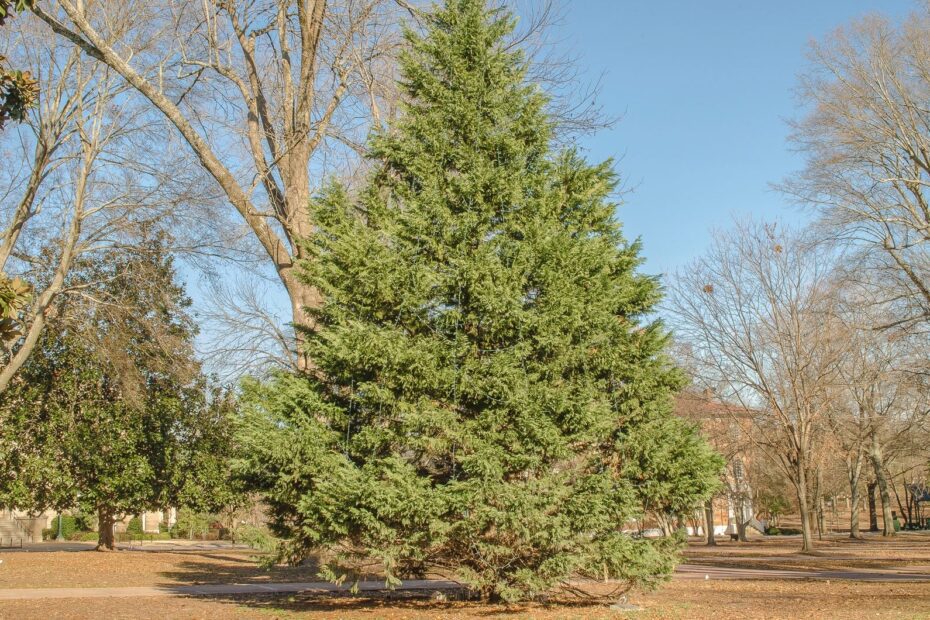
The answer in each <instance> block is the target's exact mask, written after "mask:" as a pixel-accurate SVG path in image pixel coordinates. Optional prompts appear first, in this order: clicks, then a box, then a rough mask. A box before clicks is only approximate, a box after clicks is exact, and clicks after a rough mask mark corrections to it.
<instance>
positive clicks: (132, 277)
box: [0, 240, 234, 515]
mask: <svg viewBox="0 0 930 620" xmlns="http://www.w3.org/2000/svg"><path fill="white" fill-rule="evenodd" d="M162 241H163V240H162ZM5 284H6V286H3V287H0V299H2V301H3V303H4V304H5V305H4V307H3V308H4V309H3V312H4V313H7V312H9V313H11V314H13V313H15V311H16V308H17V307H18V306H17V304H18V303H22V302H20V301H17V300H19V299H21V298H22V297H23V296H24V295H25V291H26V290H27V289H26V287H25V286H24V285H23V284H22V283H21V282H18V281H16V280H13V281H7V282H6V283H5ZM68 285H69V286H75V287H80V288H81V290H82V291H83V292H85V293H86V294H87V297H93V298H95V299H104V300H106V301H108V302H109V303H108V304H94V305H92V306H91V305H90V304H87V303H86V302H84V301H83V300H84V299H86V298H84V297H81V298H70V297H69V298H64V299H62V300H61V301H60V303H61V304H62V305H63V304H68V305H67V306H66V307H59V308H56V310H57V312H56V316H57V319H56V320H55V321H52V322H50V324H49V325H48V327H47V329H46V330H44V332H43V334H42V336H41V339H40V341H39V342H38V344H37V346H36V350H35V351H34V352H33V354H32V355H31V356H30V358H29V360H28V361H27V362H26V364H25V365H24V367H23V369H22V371H21V372H20V374H19V375H18V376H17V378H16V379H15V380H14V381H13V382H12V383H11V385H10V387H9V388H8V389H7V390H5V391H4V392H3V394H2V395H0V459H2V462H3V463H4V465H5V468H4V469H5V470H6V471H5V472H0V504H3V505H15V506H17V507H20V508H22V509H28V510H35V511H41V510H45V509H48V508H57V509H62V508H71V507H74V506H75V505H77V504H78V503H80V504H82V505H83V506H85V507H87V508H89V509H91V511H92V512H96V511H97V510H98V509H103V510H104V511H105V512H107V514H111V515H112V514H116V515H118V514H122V513H138V512H140V511H141V510H143V509H152V508H161V507H165V506H168V505H175V506H190V507H192V508H194V509H195V510H197V511H207V510H215V509H216V508H217V507H219V506H222V505H223V504H225V503H227V502H229V501H230V500H231V499H232V496H233V494H234V489H232V488H231V487H229V485H228V482H229V472H228V467H227V463H226V460H225V459H226V458H227V456H228V454H229V452H230V442H231V439H232V429H231V427H230V418H231V410H232V407H233V403H232V401H231V399H230V397H229V395H228V394H225V393H223V392H221V391H215V390H210V389H209V388H208V386H207V385H206V380H205V378H204V377H203V375H202V374H201V373H200V369H199V366H198V364H197V362H196V361H195V359H194V351H193V338H194V333H195V332H194V326H193V323H192V322H191V319H190V317H189V316H188V315H187V314H186V312H185V308H186V307H187V305H188V303H189V300H188V299H187V298H186V296H185V295H184V291H183V288H182V287H180V286H179V285H177V284H176V283H175V273H174V269H173V267H172V263H171V259H170V257H168V256H166V255H165V250H164V246H163V245H162V242H161V241H158V240H154V241H152V242H151V243H150V244H147V246H146V247H145V248H144V249H143V251H140V252H138V253H133V252H128V251H125V250H120V251H119V252H112V253H109V254H107V255H105V256H101V257H99V258H97V259H95V260H93V261H89V260H82V261H79V262H78V263H77V264H76V265H75V267H74V269H72V271H71V273H70V274H69V282H68ZM4 290H8V291H9V292H10V293H9V295H7V296H4ZM64 309H66V310H67V312H62V311H61V310H64ZM8 316H9V315H8Z"/></svg>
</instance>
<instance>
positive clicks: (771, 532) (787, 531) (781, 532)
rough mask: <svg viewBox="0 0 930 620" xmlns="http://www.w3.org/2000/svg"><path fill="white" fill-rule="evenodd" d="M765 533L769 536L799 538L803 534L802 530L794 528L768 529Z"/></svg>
mask: <svg viewBox="0 0 930 620" xmlns="http://www.w3.org/2000/svg"><path fill="white" fill-rule="evenodd" d="M765 533H766V535H768V536H797V535H798V534H800V533H801V530H798V529H795V528H793V527H781V528H779V527H767V528H765Z"/></svg>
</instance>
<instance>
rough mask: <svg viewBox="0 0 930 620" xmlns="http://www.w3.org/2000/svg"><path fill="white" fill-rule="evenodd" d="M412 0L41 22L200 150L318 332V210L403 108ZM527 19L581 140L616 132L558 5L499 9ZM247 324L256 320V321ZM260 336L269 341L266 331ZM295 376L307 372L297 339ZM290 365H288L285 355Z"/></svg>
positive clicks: (232, 4) (113, 11)
mask: <svg viewBox="0 0 930 620" xmlns="http://www.w3.org/2000/svg"><path fill="white" fill-rule="evenodd" d="M421 4H422V3H421V2H407V1H406V0H260V1H258V2H252V1H248V2H246V1H244V0H206V1H204V2H187V1H182V0H157V1H155V2H152V1H146V2H142V1H141V0H134V1H120V2H116V1H98V2H94V3H85V2H81V1H78V0H48V1H44V2H39V3H38V5H37V6H36V7H34V12H35V14H36V15H37V16H38V17H39V18H40V19H41V20H42V21H43V22H44V23H45V24H47V25H48V26H49V27H50V28H51V29H52V30H53V31H54V32H55V33H57V34H59V35H60V36H62V37H63V38H64V39H65V40H67V41H69V42H70V43H72V44H73V45H75V46H77V47H79V48H80V49H81V50H83V51H84V52H86V53H87V54H88V55H90V56H91V57H93V58H95V59H97V60H98V61H99V62H101V63H103V64H104V65H106V66H108V67H110V68H112V69H113V70H114V71H116V72H117V73H119V75H121V76H122V77H123V78H124V79H125V80H126V82H127V83H128V84H129V85H130V86H131V87H132V89H133V90H134V91H136V93H137V94H139V95H141V96H142V97H144V98H145V99H146V100H147V101H148V103H149V104H150V106H151V109H152V110H154V111H155V113H156V114H157V115H160V116H161V117H162V118H163V119H164V120H167V121H168V122H169V123H170V124H171V125H172V126H173V127H174V129H175V131H176V135H178V136H180V137H181V140H182V141H183V142H184V143H185V144H186V146H187V147H188V148H189V150H190V152H192V153H193V154H194V156H195V157H196V160H197V162H198V163H199V167H200V168H201V169H202V170H203V171H205V172H206V174H207V175H209V177H210V178H211V179H212V180H213V182H214V183H215V185H216V186H217V187H218V188H219V189H220V191H221V193H222V195H223V197H224V199H225V201H226V202H227V203H228V204H230V205H232V207H234V209H235V211H236V213H237V214H238V216H239V217H240V218H241V219H242V221H243V222H244V223H245V225H246V228H247V230H248V231H249V236H250V241H252V242H253V243H254V244H256V245H257V246H258V249H259V251H260V252H261V253H262V254H263V256H264V259H265V260H264V265H266V266H270V267H272V268H273V270H274V274H275V277H276V278H277V279H278V280H279V281H280V283H281V284H282V285H283V287H284V289H285V290H286V292H287V296H288V299H289V303H290V318H291V323H292V325H291V327H290V328H286V329H282V332H283V331H288V332H290V333H295V334H296V335H297V336H298V337H299V335H300V333H301V332H300V331H296V332H295V331H294V330H293V329H292V327H293V325H301V326H305V327H309V328H312V320H311V318H310V314H308V313H307V312H306V310H307V309H309V308H313V307H315V306H317V305H319V303H321V299H320V296H319V294H318V292H317V291H316V290H314V289H313V287H311V286H309V285H307V284H306V283H305V282H303V281H301V280H300V279H299V278H298V277H297V276H296V271H295V265H296V264H297V262H298V261H299V260H301V259H302V258H304V249H303V247H304V246H303V245H302V240H305V239H306V238H307V237H309V236H310V235H311V234H312V232H313V223H312V221H311V219H310V215H309V213H308V209H307V205H308V203H309V198H310V196H311V195H312V193H313V192H314V191H315V190H316V189H318V188H319V187H320V186H321V185H322V184H323V183H324V182H325V180H326V179H327V177H329V176H331V175H334V174H335V175H340V176H345V175H350V176H351V175H352V173H353V171H354V170H355V169H356V168H357V166H358V165H359V164H362V165H364V159H362V158H360V155H361V154H363V153H364V143H365V138H366V136H367V134H368V131H369V129H370V128H371V127H373V126H374V127H378V126H382V125H384V124H385V123H386V121H387V120H388V119H389V118H391V117H392V116H393V115H394V113H395V111H396V109H397V108H398V103H399V97H398V95H397V93H396V91H395V83H396V77H397V76H396V73H397V71H396V66H397V62H396V61H397V56H398V51H399V50H400V49H401V44H402V37H401V28H400V24H401V19H402V18H407V19H408V20H411V21H412V22H413V24H414V25H416V23H417V21H418V20H422V19H424V18H425V13H424V12H423V11H421V9H420V5H421ZM501 4H502V5H508V4H513V5H514V6H515V7H516V8H517V10H519V11H521V13H522V14H523V15H524V16H525V17H526V19H525V20H524V25H522V26H521V27H520V28H518V30H517V32H516V33H515V35H514V37H513V39H512V41H511V42H510V45H512V46H514V47H520V48H521V49H523V50H525V51H526V52H527V53H528V55H529V56H532V57H533V58H534V59H535V60H536V61H537V62H534V63H532V64H531V65H530V67H531V69H532V70H533V73H532V75H531V79H533V80H535V81H540V82H541V83H543V84H544V85H545V87H546V88H547V89H549V90H550V91H551V92H552V93H553V94H554V95H555V96H554V97H553V100H552V104H551V105H550V110H551V111H552V112H553V113H554V114H555V115H556V117H557V120H558V125H559V126H560V128H561V129H562V131H561V132H559V134H558V135H560V136H561V137H563V138H570V137H571V136H573V135H577V133H578V132H584V131H591V130H593V129H595V128H597V127H601V126H604V125H607V124H610V122H611V121H610V120H609V119H605V118H604V117H603V115H602V114H600V110H599V108H598V107H597V106H596V105H595V103H594V100H595V97H596V95H597V84H596V83H595V84H594V85H593V86H592V87H590V88H587V89H584V88H579V80H578V79H577V72H576V69H575V67H576V66H577V64H576V63H575V62H574V59H573V58H571V57H570V56H566V55H562V56H559V55H556V54H552V53H547V50H548V48H550V47H551V46H550V45H549V41H548V37H547V36H546V33H547V31H548V29H549V27H550V26H551V25H552V24H553V23H555V22H556V21H557V20H558V18H559V16H560V13H559V11H558V10H557V9H556V8H555V5H554V3H553V2H551V1H549V0H546V1H544V2H522V1H520V0H514V2H512V3H511V2H508V1H502V2H501ZM245 322H246V323H248V322H249V320H248V319H246V320H245ZM256 335H257V337H258V338H259V339H261V337H262V336H261V335H260V334H256ZM289 348H291V349H294V350H296V351H298V355H297V356H296V358H295V359H296V361H297V363H298V367H306V366H307V363H308V360H306V359H305V358H304V356H303V354H302V353H301V347H300V346H299V343H298V345H297V346H290V347H289ZM287 358H289V356H285V357H283V358H280V359H287Z"/></svg>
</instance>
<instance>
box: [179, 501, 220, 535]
mask: <svg viewBox="0 0 930 620" xmlns="http://www.w3.org/2000/svg"><path fill="white" fill-rule="evenodd" d="M215 520H216V517H215V516H214V515H212V514H210V513H209V512H202V511H197V510H192V509H190V508H182V509H180V510H178V520H177V521H176V522H175V524H174V529H175V531H174V536H175V538H199V537H204V536H206V534H207V531H208V530H209V529H210V524H211V523H213V522H214V521H215Z"/></svg>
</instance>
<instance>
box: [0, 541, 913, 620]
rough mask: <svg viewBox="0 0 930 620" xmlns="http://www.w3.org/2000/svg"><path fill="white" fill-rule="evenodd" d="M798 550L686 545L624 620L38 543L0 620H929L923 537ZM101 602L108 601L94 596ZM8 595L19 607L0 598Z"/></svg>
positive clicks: (7, 567) (17, 566)
mask: <svg viewBox="0 0 930 620" xmlns="http://www.w3.org/2000/svg"><path fill="white" fill-rule="evenodd" d="M798 542H799V541H798V540H797V539H796V538H791V537H773V538H766V539H758V540H754V541H751V542H749V543H741V544H737V543H731V542H729V541H727V542H722V543H721V544H719V545H718V546H717V547H715V548H707V547H704V546H702V545H701V544H700V543H698V542H697V541H694V542H692V543H691V545H689V548H688V550H687V551H686V557H685V564H684V565H683V567H682V568H681V570H680V571H679V572H678V573H677V574H676V576H675V578H673V579H672V580H671V581H670V582H669V583H667V584H665V585H663V586H662V587H660V588H659V589H658V590H656V591H653V592H640V591H634V592H631V593H629V595H628V601H629V602H630V603H633V604H636V605H638V606H639V607H641V608H642V609H641V611H627V612H622V611H616V610H612V609H610V608H609V607H607V606H605V605H581V604H578V603H577V602H572V601H569V600H567V599H560V598H555V599H553V600H551V601H549V602H548V603H547V604H531V605H517V606H512V607H500V606H494V605H485V604H480V603H473V602H464V601H439V600H435V599H432V598H429V597H428V596H424V594H426V595H428V594H429V592H428V591H426V592H424V591H419V592H395V593H393V594H385V593H363V594H360V595H358V596H352V595H349V594H347V593H335V594H334V593H330V592H319V591H302V592H285V593H280V592H278V593H275V592H267V593H255V592H254V590H255V589H257V588H256V586H262V588H268V589H269V590H271V589H273V588H274V586H270V585H269V584H283V583H292V584H293V583H304V582H313V581H318V578H317V576H316V570H315V569H314V568H313V567H309V566H307V567H277V568H274V569H271V570H266V569H262V568H259V567H258V566H257V565H256V562H255V556H254V552H251V551H249V550H247V549H240V548H230V547H228V546H227V547H224V546H223V545H221V544H215V545H178V544H175V545H170V544H161V545H159V544H150V545H149V546H148V547H145V546H143V549H142V550H138V549H136V550H123V551H117V552H113V553H96V552H93V551H86V550H84V549H85V548H84V547H83V546H81V545H63V546H55V544H54V543H46V544H45V545H43V546H36V547H34V548H33V549H31V550H27V551H5V550H0V560H2V563H0V618H3V619H6V618H10V619H13V618H16V619H29V618H42V619H46V618H218V619H225V618H266V619H273V618H294V619H297V618H308V619H309V618H313V619H317V618H320V619H322V618H346V619H352V620H355V619H363V618H364V619H376V618H385V619H391V620H394V619H400V618H410V619H427V618H491V617H500V618H513V619H518V618H545V619H550V618H552V619H554V618H580V619H593V618H624V617H630V618H637V619H655V618H680V619H683V620H684V619H687V620H690V619H692V618H694V619H701V618H712V619H714V620H727V619H730V618H740V619H746V618H805V619H806V620H811V619H816V618H843V619H844V620H849V619H855V618H928V619H930V534H926V533H904V534H901V535H899V536H898V537H896V538H895V539H892V540H883V539H881V538H879V537H874V536H868V537H867V539H866V540H865V541H861V542H860V541H850V540H848V539H844V538H842V537H839V536H837V537H832V538H830V539H828V540H824V541H822V542H820V543H819V544H818V547H817V550H816V551H815V552H814V553H813V554H810V555H800V554H798V553H797V547H798ZM52 550H54V551H52ZM218 584H246V586H247V587H249V588H251V589H252V590H253V592H249V593H246V594H228V593H219V594H217V593H214V594H212V595H203V594H201V595H191V589H192V588H197V587H200V588H202V589H204V590H209V588H211V587H213V588H216V587H221V586H219V585H218ZM50 588H54V589H57V590H54V591H53V590H49V589H50ZM65 588H69V589H70V588H74V589H75V590H63V589H65ZM101 588H109V589H112V590H101ZM127 588H134V589H133V590H128V589H127ZM149 590H151V591H152V592H155V595H152V594H151V593H150V592H149ZM107 592H109V593H110V594H111V595H112V596H101V594H103V593H107ZM29 595H31V596H32V598H26V596H29ZM91 595H92V596H91ZM10 596H18V597H19V598H12V599H9V598H8V599H7V600H4V597H10ZM449 598H454V597H449Z"/></svg>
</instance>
